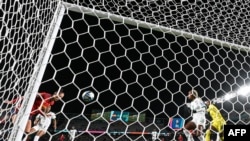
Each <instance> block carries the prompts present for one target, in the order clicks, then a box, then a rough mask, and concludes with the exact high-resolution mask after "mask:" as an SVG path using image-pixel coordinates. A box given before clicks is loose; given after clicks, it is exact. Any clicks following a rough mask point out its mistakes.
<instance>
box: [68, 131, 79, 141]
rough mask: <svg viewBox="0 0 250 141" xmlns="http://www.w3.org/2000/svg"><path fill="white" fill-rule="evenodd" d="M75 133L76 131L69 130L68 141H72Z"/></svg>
mask: <svg viewBox="0 0 250 141" xmlns="http://www.w3.org/2000/svg"><path fill="white" fill-rule="evenodd" d="M76 132H77V130H76V129H71V130H69V135H70V141H73V140H74V138H75V136H76Z"/></svg>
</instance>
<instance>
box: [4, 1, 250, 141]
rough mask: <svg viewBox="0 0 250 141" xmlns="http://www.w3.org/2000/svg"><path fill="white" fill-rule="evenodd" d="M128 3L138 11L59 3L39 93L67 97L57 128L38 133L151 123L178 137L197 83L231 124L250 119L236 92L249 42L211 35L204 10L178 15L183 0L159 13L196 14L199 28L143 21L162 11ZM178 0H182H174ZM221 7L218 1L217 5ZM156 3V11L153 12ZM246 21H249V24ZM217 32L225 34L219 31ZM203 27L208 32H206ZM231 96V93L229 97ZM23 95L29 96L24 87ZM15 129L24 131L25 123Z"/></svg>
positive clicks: (52, 137)
mask: <svg viewBox="0 0 250 141" xmlns="http://www.w3.org/2000/svg"><path fill="white" fill-rule="evenodd" d="M78 2H79V1H78ZM129 2H130V3H132V4H129V5H127V6H132V8H131V10H133V12H132V13H133V14H135V15H134V17H131V16H128V14H130V12H126V10H128V9H126V10H125V9H124V10H123V8H124V7H123V8H122V7H118V8H121V9H120V10H118V11H119V12H118V13H115V12H111V11H115V8H114V7H115V6H117V4H118V5H119V4H123V2H120V3H119V2H117V1H115V0H114V1H112V2H107V3H101V2H100V3H99V1H95V3H93V4H89V3H88V2H86V3H84V4H85V7H83V6H80V5H81V4H79V3H78V4H79V5H72V4H69V3H62V5H63V7H64V8H65V11H64V12H63V14H62V15H60V16H62V21H61V23H59V24H58V27H57V28H58V30H56V36H55V38H50V39H51V40H54V41H55V42H53V44H52V45H51V46H50V47H51V52H49V58H48V60H47V62H46V64H45V66H46V69H45V70H44V73H43V74H42V79H41V83H39V84H40V86H39V89H38V91H40V92H42V91H46V92H49V93H53V92H54V91H56V90H58V89H63V90H64V92H65V96H64V98H63V99H62V100H60V101H59V102H56V103H55V104H54V105H53V106H52V107H51V111H52V112H54V113H55V114H56V120H57V127H56V129H54V127H53V126H52V125H51V126H50V127H49V128H48V130H47V131H46V134H45V135H43V136H42V137H41V139H44V140H48V141H56V140H58V138H60V137H62V136H63V135H64V136H65V137H66V138H71V137H72V136H70V135H71V134H70V129H71V128H72V127H73V126H74V127H75V128H76V129H77V133H76V134H75V136H74V139H75V140H81V141H83V140H96V141H101V140H121V141H122V140H126V141H127V140H129V141H135V140H137V141H141V140H151V139H152V134H151V133H152V131H153V130H154V129H155V130H156V131H157V136H156V138H157V139H156V140H162V139H164V140H176V139H177V135H178V134H177V133H178V132H177V131H176V130H175V128H174V127H172V126H171V125H170V123H172V122H171V121H173V119H179V118H180V120H182V119H183V120H184V121H183V122H187V121H190V120H191V118H192V116H191V112H190V111H189V108H188V105H189V104H188V103H189V102H190V101H189V100H188V99H187V95H188V91H189V90H192V89H196V90H197V91H198V96H199V97H200V98H201V99H202V100H204V101H205V100H211V101H212V102H214V103H215V104H216V106H217V107H218V109H219V110H220V111H221V113H222V115H223V117H224V118H225V120H226V122H227V124H249V108H250V104H249V97H248V96H247V95H245V96H242V95H239V93H238V92H237V90H238V89H240V88H241V87H242V86H245V85H247V84H248V83H249V75H250V74H249V69H250V65H249V64H250V57H249V49H248V48H247V47H245V46H242V45H246V44H247V40H244V39H243V38H239V39H243V40H244V41H246V42H244V43H243V42H242V44H238V43H239V42H238V41H236V40H233V41H232V40H230V41H229V40H228V39H229V38H230V37H232V36H230V37H229V36H226V34H221V35H220V36H219V35H218V34H217V33H214V32H213V33H214V34H211V36H207V35H210V34H208V33H210V31H212V30H208V32H200V31H203V29H201V28H198V27H201V26H198V23H199V22H202V24H204V25H205V24H208V25H209V23H205V21H202V20H198V18H199V16H201V15H196V14H193V15H192V14H191V15H188V14H184V13H180V11H179V10H183V11H184V9H182V8H181V6H183V5H180V7H175V6H169V8H168V9H167V10H162V11H165V12H170V13H171V14H172V17H171V18H173V17H175V16H176V18H177V17H178V18H177V19H179V18H181V17H182V16H181V15H182V14H183V20H184V21H186V20H192V19H196V18H197V21H196V20H195V21H196V22H197V23H196V22H195V24H194V25H196V24H197V25H196V26H195V27H194V28H191V27H190V28H189V27H187V30H182V27H184V26H187V25H186V24H181V23H182V21H181V20H177V21H176V24H175V25H173V19H172V20H166V21H167V22H169V21H171V23H168V24H169V25H171V26H169V25H167V26H166V25H162V24H159V23H155V22H151V21H150V20H149V21H148V20H141V19H143V18H147V17H154V18H155V20H156V19H157V18H158V17H160V18H161V17H162V16H163V15H164V14H162V13H161V12H162V11H161V10H159V11H158V14H159V15H158V16H149V15H143V16H141V15H140V14H138V15H137V17H136V9H137V7H138V5H133V3H136V1H133V0H131V1H129ZM147 2H149V0H148V1H147ZM151 2H152V1H151ZM73 3H74V2H73ZM84 4H82V5H84ZM112 4H113V5H112ZM136 4H139V7H144V8H146V7H145V6H144V5H141V4H143V3H140V2H137V3H136ZM156 4H157V3H156ZM170 4H171V3H170ZM173 4H178V3H177V2H176V1H173ZM200 4H204V5H209V7H210V8H211V7H214V6H215V5H213V4H212V3H209V4H208V2H204V3H200ZM91 6H92V7H91ZM157 6H159V7H161V8H163V6H165V5H163V3H158V4H157ZM157 6H156V7H157ZM184 6H185V7H186V8H188V9H189V10H190V11H191V10H195V11H197V10H198V8H199V7H197V5H196V6H194V5H191V6H189V5H184ZM139 7H138V9H137V11H138V13H144V14H150V13H148V12H147V11H150V9H143V8H139ZM219 7H220V6H219V5H217V9H218V8H219ZM243 7H244V8H246V9H247V8H248V7H247V6H245V5H244V6H243ZM149 8H150V7H149ZM151 8H152V9H151V12H152V11H154V10H156V9H155V8H153V7H151ZM193 8H194V9H193ZM201 9H202V10H201V11H203V12H205V13H206V14H208V15H209V14H210V15H214V14H212V13H213V12H209V11H208V10H209V8H208V9H206V11H205V10H204V9H205V6H204V7H202V8H201ZM222 10H223V9H222ZM235 10H237V8H235ZM124 11H125V12H124ZM143 11H144V12H143ZM224 11H228V10H224ZM244 11H245V10H243V11H242V12H244ZM165 12H164V13H165ZM154 13H155V14H156V12H154ZM232 14H235V13H233V12H232ZM187 16H188V17H187ZM192 16H194V17H195V18H193V17H192ZM214 16H215V15H214ZM163 17H164V16H163ZM44 18H45V17H44ZM164 18H166V17H164ZM235 18H237V17H235ZM202 19H203V18H202ZM204 19H206V18H204ZM217 20H219V18H218V19H217ZM207 21H208V20H207ZM223 21H224V19H221V22H223ZM245 21H246V23H244V26H245V24H247V20H245ZM186 22H187V21H186ZM53 24H54V23H53ZM179 25H183V26H179ZM189 25H190V26H191V24H189ZM194 25H193V26H194ZM213 25H215V26H216V25H217V24H215V23H214V24H213ZM233 25H234V24H233ZM237 25H238V24H237ZM218 26H219V24H218ZM242 26H243V25H242ZM172 27H176V28H172ZM204 28H205V27H204ZM207 28H208V27H207ZM230 28H231V27H230ZM196 29H197V30H196ZM198 29H199V30H198ZM209 29H210V28H209ZM211 29H214V28H212V27H211ZM240 29H241V28H238V29H234V30H231V31H232V32H233V31H235V30H237V31H239V30H240ZM52 30H53V29H52ZM221 30H222V29H221ZM191 31H192V32H191ZM193 31H197V32H193ZM216 31H218V32H221V33H222V31H219V29H218V30H216ZM242 32H243V31H242ZM245 32H247V31H246V30H245V31H244V33H245ZM200 33H206V34H205V36H202V35H203V34H200ZM223 33H224V32H223ZM239 34H240V33H239ZM213 35H218V36H216V37H214V36H213ZM213 37H214V38H213ZM217 37H223V38H217ZM232 38H233V37H232ZM219 39H221V40H219ZM230 39H231V38H230ZM231 41H232V42H231ZM3 51H4V50H3ZM6 52H7V50H6ZM1 54H4V53H1ZM6 54H7V53H6ZM5 62H7V61H5ZM14 62H16V61H14ZM38 64H39V63H38ZM40 65H42V66H43V65H44V63H40ZM3 66H6V65H3ZM6 72H8V71H6ZM24 74H26V73H25V72H24ZM25 78H26V77H25ZM2 80H5V79H2ZM14 81H15V80H14ZM1 82H2V81H1ZM25 86H26V85H25ZM8 88H10V87H8ZM10 90H16V89H10ZM86 91H92V92H93V93H94V95H95V97H94V99H93V100H92V101H88V102H86V101H84V100H83V99H82V94H83V93H84V92H86ZM227 94H231V95H233V97H231V99H230V100H228V99H227V98H226V95H227ZM248 94H249V93H248ZM20 95H22V96H23V95H24V96H26V95H25V93H22V94H20ZM13 96H16V95H13ZM26 98H27V96H26ZM1 99H4V98H2V97H1ZM10 99H12V98H11V97H10ZM27 101H28V100H27ZM28 102H31V103H32V102H33V101H32V100H31V101H28ZM25 104H27V103H24V104H22V107H21V108H24V107H25ZM18 114H19V117H20V119H22V118H21V116H26V117H28V116H29V114H22V113H18ZM20 115H21V116H20ZM7 121H8V120H7ZM3 125H6V124H3ZM5 128H6V127H5ZM5 128H3V129H5ZM10 128H11V127H10ZM179 128H181V127H179ZM8 129H9V128H8ZM18 130H22V131H24V128H18ZM4 131H6V130H4ZM30 137H31V138H32V137H33V136H32V135H30Z"/></svg>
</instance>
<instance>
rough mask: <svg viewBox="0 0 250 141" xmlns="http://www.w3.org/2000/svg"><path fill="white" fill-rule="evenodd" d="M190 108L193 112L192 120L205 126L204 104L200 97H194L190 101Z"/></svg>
mask: <svg viewBox="0 0 250 141" xmlns="http://www.w3.org/2000/svg"><path fill="white" fill-rule="evenodd" d="M190 109H191V110H192V112H193V120H192V121H193V122H195V124H196V125H202V126H203V128H205V125H206V105H205V103H204V102H203V101H202V100H201V99H200V98H195V99H194V100H193V101H192V102H191V103H190Z"/></svg>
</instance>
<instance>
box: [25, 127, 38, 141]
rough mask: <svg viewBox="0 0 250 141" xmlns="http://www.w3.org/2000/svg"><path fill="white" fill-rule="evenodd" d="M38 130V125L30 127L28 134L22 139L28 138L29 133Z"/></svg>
mask: <svg viewBox="0 0 250 141" xmlns="http://www.w3.org/2000/svg"><path fill="white" fill-rule="evenodd" d="M38 130H39V127H38V126H34V127H32V128H31V129H30V132H29V134H26V135H25V137H24V138H23V141H26V140H27V139H28V138H29V135H31V134H33V133H35V132H37V131H38Z"/></svg>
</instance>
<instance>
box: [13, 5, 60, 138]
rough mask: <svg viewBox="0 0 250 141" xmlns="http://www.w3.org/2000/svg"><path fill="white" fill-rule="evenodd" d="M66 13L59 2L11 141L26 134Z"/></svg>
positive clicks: (24, 97)
mask: <svg viewBox="0 0 250 141" xmlns="http://www.w3.org/2000/svg"><path fill="white" fill-rule="evenodd" d="M64 11H65V8H64V5H62V2H58V4H57V9H56V10H55V14H54V17H53V19H52V21H51V23H50V27H49V30H48V32H47V35H46V38H45V39H44V42H43V46H42V48H41V51H40V53H39V58H38V60H37V63H36V64H35V65H34V68H33V74H32V75H31V77H30V81H29V86H28V87H27V90H26V92H25V94H24V96H23V101H22V105H21V107H20V110H19V112H18V114H17V117H16V121H15V123H14V124H13V125H14V126H13V129H12V132H11V135H10V138H9V141H20V140H22V137H23V134H24V133H25V127H26V124H27V121H28V119H29V115H30V112H31V109H32V106H33V103H34V101H35V98H36V96H37V93H38V91H39V88H40V85H41V82H42V78H43V75H44V72H45V69H46V66H47V63H48V60H49V58H50V54H51V51H52V49H53V46H54V42H55V40H56V35H57V33H58V30H59V27H60V23H61V21H62V17H63V14H64Z"/></svg>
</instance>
